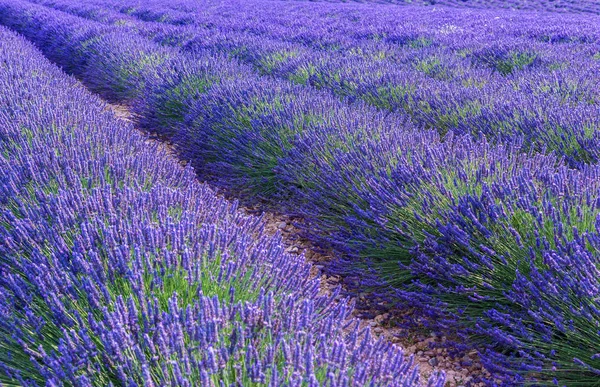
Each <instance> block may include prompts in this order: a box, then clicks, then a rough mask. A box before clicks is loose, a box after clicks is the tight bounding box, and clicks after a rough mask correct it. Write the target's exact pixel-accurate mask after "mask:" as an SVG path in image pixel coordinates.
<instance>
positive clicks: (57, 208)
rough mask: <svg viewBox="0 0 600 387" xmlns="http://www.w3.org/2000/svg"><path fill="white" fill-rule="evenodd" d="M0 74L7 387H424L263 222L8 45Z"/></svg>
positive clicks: (1, 310)
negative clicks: (324, 290)
mask: <svg viewBox="0 0 600 387" xmlns="http://www.w3.org/2000/svg"><path fill="white" fill-rule="evenodd" d="M2 6H3V9H2V11H1V12H0V13H1V14H2V15H3V16H5V15H6V14H5V13H4V12H6V10H7V8H5V7H6V4H3V5H2ZM11 6H13V5H11ZM15 9H16V8H15ZM30 15H31V16H32V18H31V19H30V20H31V21H41V20H38V19H36V16H40V14H38V15H35V14H30ZM46 20H48V19H46ZM51 20H56V19H51ZM73 25H74V24H62V25H60V27H59V26H58V25H56V26H54V27H55V31H58V32H59V33H62V32H64V31H67V30H68V27H69V26H73ZM76 31H77V32H75V33H77V34H79V33H81V32H83V34H81V35H79V36H86V35H85V34H86V33H87V32H90V31H82V30H76ZM38 32H40V35H38V36H43V35H42V34H43V29H41V30H40V31H38ZM88 36H89V35H88ZM108 36H109V38H110V36H111V35H110V33H109V35H108ZM46 37H47V36H46ZM109 38H107V41H109V42H110V40H108V39H109ZM113 38H114V39H116V40H115V41H117V42H123V41H122V40H119V39H118V37H116V38H115V37H113ZM46 42H48V41H46ZM64 42H67V40H65V41H64ZM112 42H114V41H112ZM53 47H56V45H54V46H53ZM58 49H59V52H61V53H65V52H72V53H77V50H72V49H73V48H72V47H71V48H68V47H64V46H61V47H58ZM71 58H72V59H73V60H75V59H76V58H78V59H77V60H80V59H82V58H81V57H80V56H78V55H74V56H72V57H71ZM0 68H1V69H2V71H0V90H1V91H2V92H1V93H0V128H1V130H0V169H1V170H2V174H1V175H0V384H3V385H4V384H6V385H21V386H36V385H46V386H63V385H76V386H98V385H102V386H115V385H127V386H199V385H201V386H250V385H265V386H267V385H268V386H367V385H368V386H406V387H408V386H417V385H424V384H426V383H420V382H419V375H418V371H417V369H416V368H415V367H413V359H412V357H411V358H406V357H404V355H403V353H402V351H401V350H400V349H399V348H397V347H395V346H394V345H392V344H389V343H386V342H384V341H382V340H376V339H374V338H373V337H372V336H371V335H370V331H369V330H368V329H359V324H358V322H357V321H356V320H354V319H352V318H351V312H352V308H353V306H352V304H350V303H348V302H347V300H345V299H341V298H340V297H339V290H335V291H333V293H332V294H329V295H327V294H323V293H322V292H321V291H320V282H319V280H318V279H315V278H314V277H312V276H311V275H310V265H309V264H307V263H305V262H304V259H303V257H299V256H294V255H289V254H287V253H285V252H284V248H283V245H282V243H281V240H280V238H279V237H268V236H266V234H265V233H264V231H263V222H262V220H261V219H260V218H257V217H252V216H246V215H241V213H240V212H239V211H238V210H237V207H236V204H235V203H229V202H227V201H225V200H224V199H221V198H218V197H217V196H216V195H215V193H213V192H212V191H211V190H210V189H209V188H208V187H206V186H204V185H201V184H199V183H198V182H197V180H196V179H195V174H194V173H193V171H192V169H191V168H189V167H183V166H181V165H179V164H178V163H177V162H176V161H175V160H174V159H172V158H171V157H169V156H168V153H167V150H166V149H164V147H163V146H161V145H159V143H156V142H150V141H149V140H148V138H147V137H145V136H143V135H142V134H141V133H139V132H137V131H136V130H134V128H133V127H132V126H131V125H130V124H127V123H124V122H122V121H118V120H117V119H116V118H115V117H114V115H113V114H112V113H109V112H108V111H107V109H106V105H105V103H104V102H102V101H101V100H100V99H99V98H98V97H96V96H93V95H92V94H90V93H89V92H88V91H86V90H85V89H84V88H83V87H82V86H81V85H80V84H78V82H77V81H76V80H75V79H73V78H70V77H68V76H66V75H65V74H64V73H62V71H61V70H60V69H59V68H58V67H56V66H55V65H53V64H51V63H50V62H48V61H47V59H46V58H44V56H43V55H42V54H41V53H40V52H39V51H37V50H36V49H35V47H34V46H33V45H32V44H31V43H30V42H28V41H26V40H25V39H24V38H23V37H20V36H18V35H16V34H14V33H13V32H9V31H8V30H6V29H5V28H4V27H2V28H0ZM443 384H444V379H443V375H441V376H439V377H438V376H432V378H431V379H430V381H429V383H428V385H429V386H431V387H434V386H437V387H441V386H442V385H443Z"/></svg>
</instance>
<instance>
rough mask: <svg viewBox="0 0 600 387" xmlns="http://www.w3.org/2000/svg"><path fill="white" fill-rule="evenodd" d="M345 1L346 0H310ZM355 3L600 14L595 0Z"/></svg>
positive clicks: (366, 0)
mask: <svg viewBox="0 0 600 387" xmlns="http://www.w3.org/2000/svg"><path fill="white" fill-rule="evenodd" d="M310 1H323V2H328V3H329V2H331V3H338V2H343V3H346V2H348V0H310ZM350 1H353V2H357V3H367V4H373V3H379V4H395V5H421V6H434V7H439V6H448V7H459V8H477V9H510V10H528V11H544V12H559V13H584V14H585V13H593V14H596V15H598V14H600V4H598V2H597V1H595V0H537V1H528V0H350Z"/></svg>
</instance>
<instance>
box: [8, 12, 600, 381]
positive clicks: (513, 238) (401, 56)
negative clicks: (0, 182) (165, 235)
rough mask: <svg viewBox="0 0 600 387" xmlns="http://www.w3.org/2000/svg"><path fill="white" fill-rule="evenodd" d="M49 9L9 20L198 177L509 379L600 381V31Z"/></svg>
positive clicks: (474, 16) (430, 19)
mask: <svg viewBox="0 0 600 387" xmlns="http://www.w3.org/2000/svg"><path fill="white" fill-rule="evenodd" d="M43 4H45V5H49V6H51V7H53V8H57V9H60V11H53V10H51V9H50V8H48V7H41V6H37V5H31V4H29V3H26V2H23V1H17V0H14V1H12V0H2V1H0V22H1V23H3V24H6V25H8V26H10V27H12V28H15V29H17V30H18V31H19V32H21V33H23V34H24V35H25V36H27V37H28V38H30V39H31V40H33V41H34V42H35V43H36V44H37V45H38V46H39V47H40V48H41V49H42V50H43V51H44V53H45V54H46V55H47V56H49V57H50V58H52V60H54V61H56V62H57V63H59V64H61V65H62V66H64V67H65V68H66V69H70V71H72V72H73V73H75V74H77V75H78V76H80V77H81V78H82V79H83V80H84V81H85V82H86V83H87V84H88V85H90V86H91V87H92V88H93V89H94V90H96V91H99V92H101V93H102V94H103V95H105V96H107V97H109V98H113V99H116V100H119V101H121V102H127V103H130V104H131V105H132V106H133V107H134V109H135V111H136V113H137V114H138V116H139V119H140V122H141V123H143V124H144V125H145V126H147V127H148V128H149V129H152V130H159V131H160V132H161V134H163V135H165V136H168V137H169V138H170V139H171V140H172V141H174V143H175V144H176V145H177V147H178V148H179V149H181V151H182V154H183V156H184V157H185V158H186V159H190V160H192V161H193V164H194V166H195V167H197V169H200V170H203V171H205V172H207V173H213V174H215V175H218V176H221V177H222V178H223V179H224V180H225V181H226V184H228V185H229V186H231V187H233V188H235V189H237V190H241V191H244V192H245V193H246V194H247V195H249V196H251V197H254V198H261V199H264V200H267V201H270V202H271V203H273V204H276V205H278V206H283V207H284V208H287V209H288V211H293V212H295V213H297V214H299V215H302V216H303V217H304V218H305V219H306V221H307V226H306V229H305V231H306V233H307V235H308V236H310V237H311V238H313V239H314V240H316V241H318V242H321V243H324V244H329V245H332V246H334V247H335V248H336V249H338V250H339V251H342V252H344V253H345V254H346V257H347V260H344V261H340V262H338V264H337V266H338V267H339V269H340V270H342V269H343V270H346V271H347V272H348V273H350V274H353V275H357V276H359V277H360V279H361V281H362V282H361V283H359V286H360V288H361V289H362V290H364V289H365V288H366V289H374V288H375V289H377V291H379V290H381V291H382V292H384V291H385V292H386V295H387V296H388V297H390V299H392V300H394V301H395V302H398V303H399V304H405V305H410V306H412V307H417V309H420V310H422V311H423V313H425V314H426V315H427V316H431V317H436V319H435V320H433V321H434V322H437V325H436V326H434V328H439V329H448V328H450V327H451V328H452V329H454V328H459V335H460V337H461V338H464V344H465V346H467V345H473V346H475V347H476V348H477V349H478V350H479V354H480V356H481V358H482V360H483V362H484V364H485V365H486V367H487V368H488V370H489V371H491V372H492V374H493V378H492V379H491V380H489V381H488V382H489V383H490V384H491V385H493V384H494V383H497V382H498V381H499V380H500V381H501V382H502V383H504V384H506V385H522V384H526V383H527V384H534V385H535V384H540V385H548V384H551V383H554V384H557V385H590V386H593V385H596V384H597V383H598V380H599V379H598V375H599V374H600V356H599V355H598V351H599V345H600V332H599V331H598V325H599V324H600V304H599V302H600V298H599V291H600V289H599V288H598V286H599V283H598V278H600V277H599V274H600V273H598V267H599V266H598V264H599V259H598V258H599V257H598V248H599V247H600V246H599V244H598V242H599V241H600V239H599V234H598V230H599V227H600V223H599V222H600V221H599V220H598V212H599V211H598V209H599V207H600V201H599V197H598V192H600V191H599V189H600V179H599V178H600V169H599V168H600V167H598V166H597V165H596V162H597V161H598V159H597V156H596V152H597V151H598V149H600V148H598V147H597V145H596V144H597V136H598V131H597V127H598V124H597V122H598V88H597V87H596V86H597V80H598V78H597V74H596V73H594V72H595V71H596V70H597V69H598V63H599V62H598V59H597V58H596V57H597V52H599V50H598V34H597V32H595V31H594V28H593V23H594V22H595V21H596V20H597V19H594V18H593V17H591V16H590V18H589V19H586V18H581V17H579V18H575V17H573V16H565V15H558V16H557V15H552V14H532V13H523V14H513V13H509V12H507V11H501V10H493V11H489V12H487V13H486V12H482V13H479V12H478V13H474V12H471V11H468V10H467V11H465V10H461V11H459V10H450V9H443V10H436V11H433V10H427V9H426V8H409V7H388V6H383V5H382V6H370V7H365V6H362V5H360V4H352V5H346V4H316V5H315V4H308V3H302V2H282V3H279V2H268V3H267V2H261V1H253V2H248V3H245V2H235V3H232V4H231V5H220V3H213V2H210V1H207V2H202V3H201V5H198V3H196V2H184V1H180V2H176V1H175V2H169V3H168V4H167V3H164V2H160V1H153V2H149V3H148V4H146V5H143V6H140V5H134V4H131V5H127V3H126V2H125V1H118V2H117V1H103V2H95V3H94V2H90V3H89V4H86V5H84V6H81V5H79V4H77V3H75V2H72V1H71V2H70V1H66V0H53V1H52V2H50V1H46V0H44V1H43ZM261 15H264V16H261ZM282 15H285V16H282ZM497 15H498V16H497ZM496 17H498V19H496ZM416 18H419V19H418V20H419V22H418V23H417V22H411V20H413V19H416ZM309 19H310V20H315V21H314V22H309V21H308V20H309ZM357 20H358V21H360V23H358V22H357ZM394 20H398V22H394ZM533 22H535V23H533ZM303 23H306V24H303ZM532 23H533V24H532ZM303 25H304V27H302V26H303ZM531 26H532V27H531ZM65 53H68V55H65ZM378 58H379V59H378ZM240 62H241V63H240ZM398 69H399V70H398ZM414 79H416V82H415V81H414ZM461 85H462V86H461ZM340 97H342V98H340ZM457 112H458V113H457ZM452 114H454V115H452ZM548 150H551V151H554V152H555V153H556V154H554V155H553V154H548V152H547V151H548ZM557 156H558V157H557ZM572 167H577V168H575V169H573V168H572Z"/></svg>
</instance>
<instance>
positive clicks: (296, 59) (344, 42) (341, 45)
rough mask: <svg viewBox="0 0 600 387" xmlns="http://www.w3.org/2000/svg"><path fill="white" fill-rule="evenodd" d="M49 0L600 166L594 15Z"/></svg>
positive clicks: (429, 121)
mask: <svg viewBox="0 0 600 387" xmlns="http://www.w3.org/2000/svg"><path fill="white" fill-rule="evenodd" d="M38 1H42V2H43V3H48V2H49V1H47V0H38ZM50 3H51V5H52V6H53V7H57V8H59V9H62V10H65V11H67V12H73V13H75V14H77V15H79V16H84V17H88V18H92V19H94V20H99V21H103V22H108V23H117V22H122V23H125V24H129V25H131V26H135V28H136V29H137V30H139V31H140V32H141V33H142V34H143V35H145V36H147V37H149V38H151V39H153V40H154V41H155V42H157V43H159V44H161V45H167V46H175V47H181V49H182V50H184V51H194V50H198V49H200V50H208V51H211V52H216V53H220V54H223V55H227V56H233V57H235V58H236V59H238V60H240V61H242V62H244V63H248V64H250V65H251V66H252V68H253V69H254V70H256V71H258V72H259V73H261V74H268V75H271V76H274V77H278V78H284V79H287V80H289V81H292V82H294V83H300V84H308V85H311V86H313V87H316V88H320V89H327V90H329V91H332V92H333V93H334V94H337V95H339V96H342V97H346V98H348V99H350V100H357V99H358V100H362V101H365V102H366V103H368V104H371V105H374V106H375V107H377V108H379V109H383V110H390V111H394V112H403V113H406V114H408V115H410V116H411V119H412V121H413V122H414V123H415V124H417V125H419V126H424V127H427V128H433V129H435V130H437V131H438V132H440V133H441V134H445V133H447V132H448V131H452V132H454V133H455V134H459V135H462V134H465V133H470V134H472V135H474V136H478V135H479V134H480V133H483V134H485V135H486V137H488V138H490V139H494V140H496V141H500V142H506V141H511V140H513V139H514V138H521V139H522V140H523V141H524V143H525V145H526V146H527V147H528V148H531V149H533V150H534V151H537V152H556V153H557V154H558V155H559V156H561V157H564V158H565V159H566V161H567V162H568V163H569V165H571V166H574V167H580V166H581V165H585V164H587V163H596V162H598V161H599V157H600V155H599V154H598V149H600V148H599V146H598V145H599V142H600V137H598V134H597V133H598V132H597V130H595V129H596V128H598V127H599V126H600V119H599V117H598V104H599V101H600V96H599V94H598V90H600V88H599V87H598V84H599V78H598V75H597V74H598V73H599V69H600V47H599V44H598V42H600V40H599V36H598V32H597V31H596V29H595V28H594V26H595V22H594V19H595V18H596V16H589V17H581V16H565V15H560V16H559V17H557V16H555V15H552V14H549V15H547V14H542V15H540V14H537V13H536V14H534V13H527V12H525V13H522V14H521V13H516V14H515V13H507V12H506V11H504V12H503V11H497V10H496V11H486V12H473V11H464V10H453V9H448V8H442V9H437V8H436V9H433V10H429V9H428V8H422V7H412V8H407V7H400V8H398V7H393V6H392V7H389V6H387V7H370V8H367V7H364V6H360V5H354V6H349V5H345V4H344V5H342V6H340V5H335V4H331V5H327V4H321V5H319V6H317V7H313V6H310V5H303V4H302V3H301V4H300V5H298V4H297V3H295V2H292V3H284V5H282V6H280V7H271V6H269V4H270V3H261V2H251V4H249V3H247V2H241V3H240V4H237V3H234V4H229V5H227V6H213V8H211V9H210V11H206V10H204V9H202V10H201V9H200V8H198V6H197V5H196V6H194V3H193V2H192V3H190V2H182V4H183V5H181V6H180V9H182V10H186V12H184V11H182V10H178V9H176V10H173V9H170V8H168V7H164V6H162V7H161V3H162V2H161V1H158V0H157V1H154V2H150V3H149V4H147V5H144V6H139V5H137V3H135V4H134V3H131V5H130V6H128V5H126V4H127V2H122V1H113V2H111V1H108V2H98V4H103V5H102V7H109V8H110V9H112V10H113V11H112V12H111V11H110V10H106V8H102V7H101V6H97V7H98V8H100V9H101V11H96V10H95V9H94V8H93V6H91V5H88V6H86V7H84V8H83V9H82V8H81V7H79V6H77V5H74V4H73V3H72V2H69V1H68V0H66V1H64V0H63V1H57V0H52V1H51V2H50ZM209 4H211V3H210V2H209ZM237 9H241V10H240V11H239V12H238V13H239V15H238V16H239V17H238V16H235V17H232V16H231V15H232V14H234V13H235V11H236V10H237ZM242 11H243V12H242ZM189 12H192V15H194V16H195V17H192V16H190V13H189ZM499 12H500V13H499ZM140 20H141V21H144V23H138V22H139V21H140ZM415 20H419V23H415Z"/></svg>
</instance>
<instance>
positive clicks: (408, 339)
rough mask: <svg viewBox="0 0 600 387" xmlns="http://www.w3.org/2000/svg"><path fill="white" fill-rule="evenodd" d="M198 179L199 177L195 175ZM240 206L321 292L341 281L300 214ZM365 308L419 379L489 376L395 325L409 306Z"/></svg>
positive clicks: (460, 385) (462, 380)
mask: <svg viewBox="0 0 600 387" xmlns="http://www.w3.org/2000/svg"><path fill="white" fill-rule="evenodd" d="M107 110H110V111H112V112H113V113H114V114H115V116H116V117H117V118H119V119H121V120H124V121H128V122H131V123H133V125H134V127H136V125H135V123H136V120H135V117H134V116H133V115H132V113H131V112H130V110H129V109H128V108H127V107H126V106H122V105H116V104H110V103H107ZM137 130H139V131H140V132H142V133H143V134H144V136H145V137H146V138H147V139H148V140H147V141H148V142H158V143H159V144H160V146H161V147H164V148H165V149H166V150H167V152H168V153H169V154H170V155H171V156H172V157H173V158H175V159H177V160H178V162H179V163H181V164H183V165H186V164H187V163H186V161H184V160H183V159H181V158H180V157H179V152H178V151H177V146H176V145H175V144H173V143H172V142H170V141H169V140H168V139H165V138H161V137H160V136H158V135H156V134H152V133H150V134H149V133H148V132H147V131H145V130H142V129H137ZM199 179H200V180H201V178H200V177H199ZM203 183H205V184H208V185H209V186H211V188H212V189H213V190H214V191H215V192H217V193H218V194H219V195H220V196H223V197H225V198H226V199H228V200H235V199H238V200H239V199H243V198H240V197H237V196H236V195H235V193H231V192H224V191H223V190H222V189H219V188H217V187H214V186H213V185H211V184H210V182H206V181H203ZM240 211H242V212H244V213H245V214H248V215H262V217H263V219H264V222H265V231H266V232H267V233H268V234H270V235H275V234H278V233H279V234H280V235H281V236H282V239H283V243H284V245H285V246H286V251H287V252H288V253H290V254H302V255H304V257H305V258H306V259H307V260H308V261H309V262H311V263H313V271H312V273H313V274H314V275H315V276H319V277H320V278H321V287H322V291H323V292H325V293H330V292H331V291H332V290H333V289H334V288H336V287H338V286H342V287H343V286H344V285H343V283H342V278H341V277H340V276H338V275H330V274H327V273H326V272H325V271H324V270H323V269H324V267H325V266H324V263H326V262H328V261H330V260H331V259H333V258H334V255H335V253H334V252H332V251H328V252H327V251H326V252H323V249H321V248H319V247H317V246H315V245H314V244H313V243H311V242H310V241H309V240H307V239H306V238H303V237H302V233H301V230H300V228H299V227H297V225H298V224H301V223H302V219H300V218H298V217H291V216H288V215H285V214H281V213H276V212H273V211H270V210H267V211H265V210H264V209H263V208H262V207H261V206H260V205H257V206H254V207H248V206H243V205H240ZM363 301H364V300H363ZM368 312H369V313H365V311H364V310H362V311H358V310H355V312H354V315H355V316H356V317H357V318H359V319H360V322H361V325H362V326H363V327H367V326H369V327H370V328H371V333H372V334H373V335H374V336H375V337H382V338H383V339H385V340H388V341H389V342H391V343H394V344H397V345H398V346H400V347H401V348H403V349H404V352H405V354H406V355H407V356H410V355H414V359H415V363H416V364H418V365H419V373H420V374H421V379H422V380H425V381H426V380H428V379H429V377H430V375H431V374H432V373H435V372H440V371H443V372H445V374H446V384H445V386H446V387H468V386H473V387H479V386H483V385H484V384H483V383H481V382H475V381H476V380H477V379H479V378H481V377H484V378H487V377H489V374H488V373H487V371H485V369H483V367H482V366H481V363H480V362H479V360H478V356H477V351H474V350H473V351H471V352H468V353H462V354H461V355H460V356H451V355H450V353H449V352H450V351H449V349H451V348H445V347H447V346H445V345H444V344H445V343H446V342H447V341H448V338H447V337H446V336H439V335H436V334H435V333H429V332H425V331H424V330H421V331H416V330H408V329H405V328H400V327H399V326H398V324H397V323H395V321H397V319H399V318H402V317H403V316H406V315H407V314H410V311H389V310H386V309H385V308H381V307H380V308H372V309H371V310H369V311H368ZM366 316H368V317H366ZM373 316H374V317H373Z"/></svg>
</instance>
